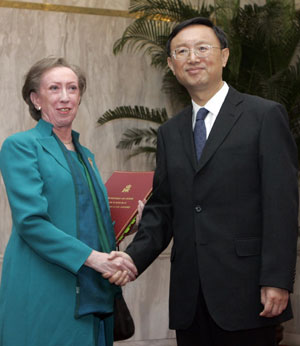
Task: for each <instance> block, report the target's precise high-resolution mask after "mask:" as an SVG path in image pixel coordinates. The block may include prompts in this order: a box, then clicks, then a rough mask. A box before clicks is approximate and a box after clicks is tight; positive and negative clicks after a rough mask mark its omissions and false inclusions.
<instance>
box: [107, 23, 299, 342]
mask: <svg viewBox="0 0 300 346" xmlns="http://www.w3.org/2000/svg"><path fill="white" fill-rule="evenodd" d="M167 50H168V55H169V57H168V65H169V67H170V69H171V70H172V71H173V73H174V75H175V76H176V78H177V79H178V81H179V82H180V83H181V84H182V85H183V86H184V87H185V88H186V89H187V90H188V92H189V94H190V96H191V99H192V106H189V107H187V108H185V109H184V110H183V111H182V112H180V113H179V114H178V115H176V116H175V117H173V118H172V119H170V120H169V121H168V122H167V123H165V124H163V125H162V126H161V127H160V129H159V131H158V143H157V168H156V171H155V177H154V183H153V194H152V197H151V198H150V200H149V202H148V203H147V204H146V206H145V209H144V212H143V216H142V220H141V222H140V226H139V231H138V232H137V234H136V236H135V238H134V240H133V242H132V243H131V244H130V245H129V246H128V248H127V249H126V252H127V254H128V255H130V257H131V258H132V260H133V262H134V263H135V265H136V267H137V269H138V272H139V274H141V273H142V272H143V271H144V270H145V269H146V268H147V267H148V266H149V265H150V264H151V263H152V261H153V260H154V259H155V258H156V257H157V256H158V255H159V254H160V253H161V252H162V251H163V250H164V249H165V248H166V247H167V246H168V244H169V242H170V241H171V239H172V238H173V241H174V245H173V248H172V252H171V280H170V312H169V313H170V328H171V329H176V337H177V342H178V345H179V346H194V345H195V346H196V345H197V346H199V345H201V346H274V345H275V326H276V325H278V324H279V323H281V322H283V321H286V320H288V319H291V318H292V311H291V306H290V302H289V293H290V292H291V291H292V287H293V282H294V276H295V262H296V242H297V228H298V227H297V215H298V189H297V186H298V184H297V173H298V167H297V151H296V146H295V143H294V141H293V139H292V136H291V134H290V131H289V127H288V117H287V113H286V111H285V109H284V107H283V106H282V105H280V104H278V103H275V102H273V101H269V100H265V99H262V98H259V97H256V96H251V95H246V94H242V93H239V92H238V91H236V90H235V89H233V88H232V87H230V86H228V85H227V84H226V83H225V82H224V81H223V80H222V70H223V68H224V67H225V66H226V63H227V60H228V57H229V49H228V44H227V39H226V37H225V34H224V32H223V31H222V30H220V29H219V28H218V27H216V26H214V25H213V23H212V22H211V21H209V20H208V19H206V18H194V19H191V20H187V21H185V22H183V23H181V24H179V25H178V26H177V27H175V29H174V30H173V32H172V33H171V35H170V37H169V41H168V43H167ZM205 109H206V111H205ZM199 110H200V111H199ZM198 111H199V112H198ZM197 113H199V114H200V115H201V114H202V118H201V116H200V119H197ZM203 114H204V115H203ZM198 118H199V117H198ZM194 140H195V142H194ZM205 140H206V142H205ZM194 143H195V144H194ZM203 146H204V148H203ZM201 151H202V153H201ZM197 156H198V157H197ZM117 255H118V254H117V253H114V254H112V258H113V256H117ZM119 256H123V257H126V256H127V255H126V254H124V253H123V254H122V253H120V254H119ZM117 276H118V274H115V276H112V278H111V281H113V280H115V279H116V278H117Z"/></svg>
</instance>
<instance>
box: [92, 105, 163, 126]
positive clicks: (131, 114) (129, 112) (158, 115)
mask: <svg viewBox="0 0 300 346" xmlns="http://www.w3.org/2000/svg"><path fill="white" fill-rule="evenodd" d="M116 119H138V120H146V121H151V122H154V123H157V124H162V123H164V122H165V121H166V120H167V119H168V114H167V111H166V109H165V108H161V109H159V108H156V109H150V108H148V107H144V106H134V107H131V106H121V107H117V108H115V109H113V110H111V109H109V110H108V111H106V112H105V113H104V114H103V115H101V116H100V117H99V119H98V121H97V123H98V124H99V125H103V124H105V123H107V122H109V121H112V120H116Z"/></svg>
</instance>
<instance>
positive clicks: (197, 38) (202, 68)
mask: <svg viewBox="0 0 300 346" xmlns="http://www.w3.org/2000/svg"><path fill="white" fill-rule="evenodd" d="M201 45H210V46H212V47H214V48H211V49H210V50H209V54H208V55H207V56H206V57H198V56H196V55H195V53H194V51H190V52H189V54H188V56H187V57H186V58H184V59H180V60H176V59H175V58H174V56H172V53H173V51H174V50H175V49H178V48H188V49H194V48H197V47H199V46H201ZM215 47H217V48H215ZM228 56H229V49H228V48H224V49H221V46H220V42H219V40H218V38H217V36H216V34H215V33H214V31H213V29H211V28H210V27H208V26H205V25H198V24H196V25H191V26H188V27H186V28H185V29H183V30H181V31H180V32H179V33H178V34H177V35H176V36H175V37H174V38H173V40H172V41H171V57H169V58H168V65H169V67H170V69H171V70H172V71H173V73H174V75H175V76H176V78H177V80H178V81H179V83H180V84H182V85H183V86H184V87H186V89H187V90H188V91H189V93H190V94H193V93H195V92H197V91H208V92H212V93H214V92H215V91H217V90H218V89H219V88H220V87H221V85H222V71H223V67H225V66H226V63H227V60H228Z"/></svg>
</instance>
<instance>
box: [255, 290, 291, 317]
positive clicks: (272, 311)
mask: <svg viewBox="0 0 300 346" xmlns="http://www.w3.org/2000/svg"><path fill="white" fill-rule="evenodd" d="M260 297H261V303H262V304H263V306H264V310H263V311H262V312H261V313H260V314H259V315H260V316H263V317H275V316H278V315H280V314H281V313H282V312H283V311H284V310H285V309H286V307H287V303H288V300H289V292H288V291H287V290H285V289H282V288H277V287H262V288H261V293H260Z"/></svg>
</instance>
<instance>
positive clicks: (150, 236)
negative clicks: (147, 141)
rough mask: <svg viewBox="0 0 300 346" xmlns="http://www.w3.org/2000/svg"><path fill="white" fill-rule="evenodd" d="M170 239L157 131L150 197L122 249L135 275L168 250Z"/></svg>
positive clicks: (169, 214) (164, 172)
mask: <svg viewBox="0 0 300 346" xmlns="http://www.w3.org/2000/svg"><path fill="white" fill-rule="evenodd" d="M172 236H173V232H172V205H171V197H170V191H169V183H168V174H167V169H166V157H165V150H164V143H163V136H162V133H161V129H159V130H158V138H157V157H156V170H155V174H154V179H153V191H152V195H151V197H150V199H149V200H148V202H147V203H146V205H145V208H144V210H143V216H142V219H141V221H140V224H139V230H138V232H137V234H136V236H135V237H134V239H133V241H132V243H131V244H130V245H129V246H128V247H127V249H126V252H127V253H128V254H129V255H130V256H131V258H132V259H133V261H134V263H135V265H136V266H137V269H138V272H139V274H141V273H142V272H143V271H144V270H145V269H146V268H147V267H148V266H149V265H150V264H151V263H152V262H153V261H154V260H155V259H156V258H157V256H158V255H159V254H160V253H161V252H162V251H163V250H164V249H165V248H166V247H167V246H168V244H169V243H170V241H171V239H172Z"/></svg>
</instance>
